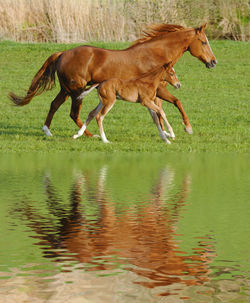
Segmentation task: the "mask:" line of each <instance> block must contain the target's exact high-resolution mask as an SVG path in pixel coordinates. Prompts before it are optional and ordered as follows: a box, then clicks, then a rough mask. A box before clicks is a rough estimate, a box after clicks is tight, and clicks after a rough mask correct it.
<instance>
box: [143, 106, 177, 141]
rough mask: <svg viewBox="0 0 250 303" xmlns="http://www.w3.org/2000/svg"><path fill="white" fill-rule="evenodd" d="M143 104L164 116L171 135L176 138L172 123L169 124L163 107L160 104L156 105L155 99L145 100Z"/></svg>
mask: <svg viewBox="0 0 250 303" xmlns="http://www.w3.org/2000/svg"><path fill="white" fill-rule="evenodd" d="M142 105H144V106H146V107H147V108H149V109H152V110H153V111H155V112H156V114H157V115H160V116H161V117H162V118H163V120H164V122H165V124H166V126H167V128H168V131H169V133H170V137H171V138H173V139H174V138H175V134H174V131H173V129H172V127H171V125H170V124H169V122H168V120H167V117H166V115H165V113H164V111H163V109H162V108H161V107H159V106H158V105H156V104H155V103H154V101H150V100H144V102H143V103H142Z"/></svg>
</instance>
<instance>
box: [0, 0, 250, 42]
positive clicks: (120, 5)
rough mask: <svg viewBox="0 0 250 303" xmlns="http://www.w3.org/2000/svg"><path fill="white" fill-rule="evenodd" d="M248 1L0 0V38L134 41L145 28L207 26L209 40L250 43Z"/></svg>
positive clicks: (39, 40)
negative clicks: (220, 39) (151, 25)
mask: <svg viewBox="0 0 250 303" xmlns="http://www.w3.org/2000/svg"><path fill="white" fill-rule="evenodd" d="M249 15H250V4H249V1H248V0H196V1H193V0H192V1H191V0H168V1H166V0H157V1H156V0H71V1H64V0H41V1H37V0H15V1H13V0H0V39H10V40H14V41H32V42H58V43H65V42H66V43H69V42H71V43H72V42H82V41H100V40H102V41H132V40H135V38H136V37H137V36H138V34H139V32H140V31H141V30H142V28H144V26H145V24H146V25H148V24H150V23H175V24H180V25H184V26H198V25H200V24H201V23H203V22H208V23H209V25H210V26H209V29H208V36H209V38H213V39H218V38H226V39H232V40H243V41H247V40H249V39H250V18H249Z"/></svg>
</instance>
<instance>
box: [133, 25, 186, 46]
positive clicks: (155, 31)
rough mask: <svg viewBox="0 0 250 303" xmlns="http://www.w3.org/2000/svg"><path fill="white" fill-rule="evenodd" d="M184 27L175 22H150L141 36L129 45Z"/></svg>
mask: <svg viewBox="0 0 250 303" xmlns="http://www.w3.org/2000/svg"><path fill="white" fill-rule="evenodd" d="M183 29H185V27H184V26H181V25H176V24H164V23H163V24H151V25H149V26H148V27H147V29H145V30H144V31H143V32H142V37H141V38H139V39H137V40H136V41H134V42H132V44H131V46H130V47H132V46H135V45H138V44H140V43H144V42H146V41H149V40H151V39H153V38H155V37H159V36H162V35H165V34H168V33H172V32H176V31H180V30H183Z"/></svg>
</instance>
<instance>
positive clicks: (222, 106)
mask: <svg viewBox="0 0 250 303" xmlns="http://www.w3.org/2000/svg"><path fill="white" fill-rule="evenodd" d="M93 44H94V45H96V46H100V47H106V48H113V49H122V48H125V47H127V46H128V45H129V43H118V42H116V43H93ZM210 44H211V47H212V49H213V51H214V54H215V56H216V58H217V60H218V64H217V66H216V68H215V69H213V70H208V69H206V68H205V66H204V64H203V63H201V62H199V61H198V60H197V59H196V58H194V57H192V56H191V55H190V54H189V53H185V54H184V56H183V57H182V58H181V59H180V60H179V61H178V62H177V64H176V65H175V70H176V73H177V75H178V77H179V79H180V81H181V83H182V87H181V88H180V89H179V90H174V89H173V88H172V87H170V86H169V88H168V89H169V90H170V91H171V92H172V94H174V95H175V96H176V97H178V98H179V99H180V100H181V101H182V103H183V106H184V109H185V111H186V113H187V115H188V117H189V119H190V122H191V124H192V126H193V130H194V134H193V135H188V134H186V133H185V132H184V131H183V125H182V123H181V117H180V114H179V112H178V110H177V109H176V108H175V107H174V106H173V105H171V104H169V103H167V102H164V104H163V106H164V110H165V112H166V114H167V117H168V120H169V122H170V123H171V124H172V126H173V129H174V131H175V134H176V140H175V141H174V142H173V144H171V145H169V146H166V144H164V143H163V142H162V141H161V139H160V137H159V135H158V131H157V129H156V127H155V126H154V124H153V122H152V119H151V117H150V115H149V113H148V111H147V110H146V109H145V108H144V107H142V106H140V105H139V104H130V103H128V102H122V101H117V103H116V105H115V106H114V107H113V108H112V110H111V112H110V113H109V114H108V115H107V117H106V118H105V120H104V128H105V131H106V135H107V138H108V139H109V140H110V141H111V142H112V144H103V143H102V142H101V140H100V138H86V137H84V136H83V137H81V138H79V139H77V140H73V139H72V135H73V134H75V133H76V131H77V130H78V128H77V126H76V125H75V124H74V122H73V121H72V120H71V118H70V117H69V113H70V106H71V100H70V99H69V100H67V101H66V102H65V104H63V105H62V106H61V108H60V109H59V110H58V112H57V113H56V114H55V116H54V119H53V121H52V125H51V131H52V133H53V137H51V138H48V137H46V136H45V135H44V134H43V133H42V130H41V128H42V126H43V124H44V121H45V118H46V116H47V113H48V110H49V107H50V103H51V101H52V100H53V99H54V98H55V96H56V95H57V93H58V91H59V85H57V87H56V88H55V89H53V90H52V91H49V92H45V93H43V94H42V95H40V96H38V97H36V98H34V99H33V100H32V101H31V103H30V104H29V105H27V106H24V107H14V106H12V105H11V104H10V101H9V100H8V98H7V95H8V92H9V91H14V92H15V93H17V94H23V93H24V91H25V89H27V88H28V86H29V85H30V82H31V80H32V78H33V76H34V75H35V73H36V72H37V71H38V69H39V68H40V67H41V65H42V64H43V62H44V61H45V60H46V59H47V58H48V57H49V56H50V55H51V54H52V53H54V52H56V51H60V50H65V49H69V48H72V47H74V46H76V45H77V44H50V43H47V44H46V43H44V44H29V43H27V44H25V43H24V44H21V43H14V42H0V50H1V55H0V96H1V97H0V150H1V151H3V152H12V151H15V152H27V151H38V152H50V153H51V152H55V151H64V152H70V153H71V152H72V151H80V152H85V153H86V152H94V151H103V152H105V153H109V152H112V153H113V152H116V151H118V152H125V153H127V152H131V151H133V152H142V151H145V152H151V153H152V152H165V153H169V152H179V151H181V152H185V153H186V152H193V151H194V152H204V151H209V152H211V151H213V152H239V153H245V152H249V90H250V83H249V79H250V65H249V59H248V58H249V46H250V43H249V42H235V41H210ZM97 104H98V99H97V94H96V92H95V91H93V92H91V93H90V95H88V96H87V97H86V98H85V99H84V102H83V108H82V111H81V117H82V120H85V119H86V117H87V114H88V112H89V111H90V110H91V109H93V108H94V107H95V106H96V105H97ZM88 129H89V130H90V131H91V132H93V133H97V134H99V131H98V128H97V125H96V122H95V121H92V122H91V124H90V125H89V128H88Z"/></svg>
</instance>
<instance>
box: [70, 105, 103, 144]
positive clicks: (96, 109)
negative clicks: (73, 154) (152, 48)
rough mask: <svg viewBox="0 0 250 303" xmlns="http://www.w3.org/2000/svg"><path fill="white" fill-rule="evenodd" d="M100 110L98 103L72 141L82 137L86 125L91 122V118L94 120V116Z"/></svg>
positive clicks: (100, 106)
mask: <svg viewBox="0 0 250 303" xmlns="http://www.w3.org/2000/svg"><path fill="white" fill-rule="evenodd" d="M101 108H102V102H100V103H99V104H98V105H97V107H96V108H95V109H94V110H92V111H91V112H90V113H89V115H88V118H87V120H86V121H85V122H84V123H83V125H82V127H81V128H80V130H79V131H78V133H77V134H75V135H74V136H73V139H76V138H78V137H80V136H82V135H83V133H84V132H85V130H86V128H87V126H88V124H89V123H90V122H91V121H92V119H93V118H95V116H96V115H97V114H98V112H99V111H100V109H101Z"/></svg>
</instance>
